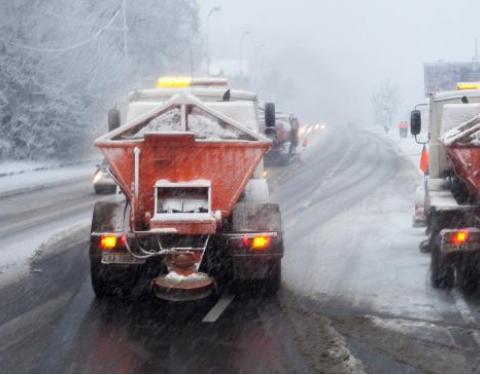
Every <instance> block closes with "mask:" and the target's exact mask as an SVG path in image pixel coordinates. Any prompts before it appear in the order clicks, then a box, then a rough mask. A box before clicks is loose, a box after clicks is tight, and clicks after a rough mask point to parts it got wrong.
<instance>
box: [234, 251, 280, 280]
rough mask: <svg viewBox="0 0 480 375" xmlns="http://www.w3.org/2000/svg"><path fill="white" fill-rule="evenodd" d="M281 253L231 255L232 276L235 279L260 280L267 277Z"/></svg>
mask: <svg viewBox="0 0 480 375" xmlns="http://www.w3.org/2000/svg"><path fill="white" fill-rule="evenodd" d="M281 259H282V255H280V254H269V255H240V256H234V257H233V278H234V279H236V280H261V279H266V278H268V275H269V273H270V270H271V268H272V265H273V264H274V263H275V262H277V261H280V260H281Z"/></svg>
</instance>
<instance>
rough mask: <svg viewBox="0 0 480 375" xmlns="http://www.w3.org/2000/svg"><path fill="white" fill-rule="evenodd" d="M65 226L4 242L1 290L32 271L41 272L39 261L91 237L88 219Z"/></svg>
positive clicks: (72, 221)
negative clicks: (38, 265) (38, 267)
mask: <svg viewBox="0 0 480 375" xmlns="http://www.w3.org/2000/svg"><path fill="white" fill-rule="evenodd" d="M63 224H64V226H63V229H60V228H59V227H58V226H57V225H58V224H52V226H51V228H44V230H42V231H37V232H35V233H34V234H31V235H29V236H27V237H26V236H25V235H24V234H19V235H17V236H13V237H9V238H8V240H6V241H4V242H3V243H2V245H1V246H2V251H1V257H0V287H4V286H6V285H9V284H13V283H15V282H17V281H19V280H21V279H22V278H24V277H27V276H28V275H29V273H30V272H37V271H41V270H38V269H36V268H35V264H36V263H37V262H38V261H40V260H42V259H44V258H45V257H50V256H53V255H55V254H59V253H61V252H63V251H65V250H67V249H69V248H71V245H74V244H76V243H80V242H82V241H85V238H89V237H88V234H89V231H90V224H91V222H90V220H89V219H88V220H85V219H83V220H80V219H79V218H72V219H71V220H67V221H65V222H64V223H63Z"/></svg>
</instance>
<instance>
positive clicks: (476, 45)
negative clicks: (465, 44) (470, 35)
mask: <svg viewBox="0 0 480 375" xmlns="http://www.w3.org/2000/svg"><path fill="white" fill-rule="evenodd" d="M473 61H478V38H475V55H474V56H473Z"/></svg>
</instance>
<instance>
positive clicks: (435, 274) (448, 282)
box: [430, 246, 455, 289]
mask: <svg viewBox="0 0 480 375" xmlns="http://www.w3.org/2000/svg"><path fill="white" fill-rule="evenodd" d="M430 259H431V263H430V278H431V282H432V286H433V287H434V288H442V289H450V288H452V287H453V285H454V283H455V268H454V264H453V262H452V261H451V260H449V259H446V258H445V257H444V256H442V255H441V253H440V248H439V247H438V246H437V247H436V248H435V249H432V252H431V258H430Z"/></svg>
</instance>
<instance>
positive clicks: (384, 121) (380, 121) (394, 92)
mask: <svg viewBox="0 0 480 375" xmlns="http://www.w3.org/2000/svg"><path fill="white" fill-rule="evenodd" d="M371 103H372V109H373V120H374V122H375V124H376V125H380V126H382V127H383V128H384V129H385V131H388V130H389V129H390V128H391V126H392V124H393V118H394V116H395V113H396V111H397V108H398V103H399V94H398V89H397V87H395V86H393V85H391V84H390V83H389V82H385V83H383V84H382V85H381V86H380V87H379V88H378V90H376V91H375V92H374V93H373V95H372V97H371Z"/></svg>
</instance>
